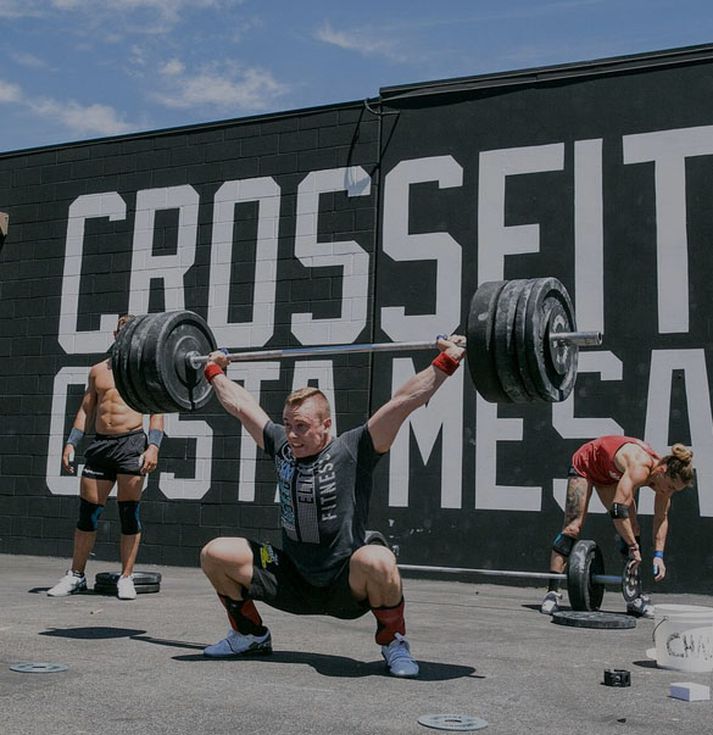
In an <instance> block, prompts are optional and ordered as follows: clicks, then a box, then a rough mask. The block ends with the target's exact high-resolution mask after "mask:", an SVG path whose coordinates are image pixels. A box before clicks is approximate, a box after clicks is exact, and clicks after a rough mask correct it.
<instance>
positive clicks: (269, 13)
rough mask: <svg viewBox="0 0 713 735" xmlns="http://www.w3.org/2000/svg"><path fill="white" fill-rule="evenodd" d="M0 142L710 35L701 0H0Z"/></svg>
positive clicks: (711, 38)
mask: <svg viewBox="0 0 713 735" xmlns="http://www.w3.org/2000/svg"><path fill="white" fill-rule="evenodd" d="M0 28H2V43H1V44H0V132H1V133H2V136H1V137H0V151H12V150H19V149H23V148H31V147H35V146H44V145H52V144H57V143H66V142H70V141H75V140H85V139H91V138H99V137H104V136H111V135H119V134H124V133H132V132H137V131H143V130H156V129H161V128H167V127H174V126H180V125H188V124H194V123H202V122H210V121H214V120H222V119H228V118H235V117H243V116H247V115H255V114H262V113H269V112H275V111H281V110H291V109H300V108H304V107H312V106H317V105H324V104H332V103H338V102H347V101H351V100H357V99H364V98H366V97H375V96H377V95H378V92H379V88H380V87H383V86H389V85H394V84H404V83H409V82H425V81H429V80H433V79H447V78H451V77H457V76H470V75H477V74H485V73H489V72H495V71H504V70H511V69H522V68H528V67H533V66H543V65H549V64H558V63H565V62H574V61H583V60H588V59H599V58H605V57H608V56H618V55H622V54H631V53H639V52H644V51H656V50H661V49H669V48H676V47H681V46H689V45H694V44H700V43H709V42H713V6H712V5H711V4H710V2H708V1H706V0H550V1H543V2H540V1H539V0H471V1H470V2H468V1H467V0H452V1H449V0H441V1H440V2H434V1H433V0H393V1H388V0H360V1H359V2H356V3H348V2H339V0H330V1H326V0H273V1H270V0H110V1H109V2H104V1H103V0H0Z"/></svg>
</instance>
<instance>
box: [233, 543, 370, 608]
mask: <svg viewBox="0 0 713 735" xmlns="http://www.w3.org/2000/svg"><path fill="white" fill-rule="evenodd" d="M248 542H249V543H250V548H251V549H252V552H253V579H252V583H251V584H250V589H249V590H248V591H247V594H246V597H248V598H249V599H251V600H259V601H262V602H265V603H266V604H268V605H270V606H271V607H275V608H277V609H278V610H284V611H285V612H289V613H293V614H295V615H330V616H331V617H333V618H342V619H344V620H353V619H354V618H360V617H361V616H362V615H364V613H366V612H368V611H369V610H370V609H371V607H370V606H369V601H368V600H361V601H360V600H357V599H355V597H354V596H353V595H352V592H351V589H350V588H349V559H345V561H344V565H343V566H342V569H341V571H340V572H339V574H338V575H337V576H336V577H335V579H334V581H333V582H332V583H331V584H330V585H329V586H328V587H315V586H314V585H313V584H310V583H309V582H308V581H307V580H306V579H305V578H304V577H303V576H302V575H301V574H300V573H299V571H298V570H297V568H296V567H295V565H294V564H293V563H292V560H291V559H290V557H289V556H288V555H287V554H286V553H285V552H284V551H282V550H281V549H276V548H275V547H274V546H271V545H270V544H259V543H257V542H256V541H251V540H249V539H248Z"/></svg>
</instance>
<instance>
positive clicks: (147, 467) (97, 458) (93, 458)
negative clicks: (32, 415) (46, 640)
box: [47, 314, 163, 600]
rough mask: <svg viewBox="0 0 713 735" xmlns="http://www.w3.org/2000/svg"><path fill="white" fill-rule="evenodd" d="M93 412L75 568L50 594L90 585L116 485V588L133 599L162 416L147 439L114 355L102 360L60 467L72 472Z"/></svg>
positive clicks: (128, 317) (122, 324)
mask: <svg viewBox="0 0 713 735" xmlns="http://www.w3.org/2000/svg"><path fill="white" fill-rule="evenodd" d="M133 318H134V317H133V316H132V315H131V314H126V315H124V316H121V317H119V321H118V323H117V326H116V331H115V332H114V337H116V335H117V334H118V333H119V331H120V330H121V329H122V328H123V327H125V326H126V325H127V324H128V323H129V322H130V321H131V320H132V319H133ZM91 416H94V418H95V420H94V441H93V442H92V443H91V444H90V445H89V447H88V448H87V451H86V452H85V453H84V460H85V466H84V471H83V472H82V479H81V481H80V486H79V520H78V522H77V528H76V530H75V531H74V553H73V557H72V566H71V568H70V569H68V570H67V573H66V574H65V575H64V577H62V579H60V580H59V582H58V583H57V584H56V585H55V586H54V587H52V589H50V590H49V591H48V592H47V594H48V595H50V596H51V597H65V596H66V595H71V594H73V593H75V592H82V591H83V590H86V589H87V580H86V577H85V576H84V569H85V567H86V564H87V559H88V558H89V554H90V553H91V551H92V549H93V548H94V542H95V540H96V535H97V534H96V531H97V526H98V524H99V516H100V515H101V513H102V511H103V510H104V505H105V503H106V500H107V498H108V497H109V493H110V492H111V489H112V488H113V487H114V484H115V483H116V485H117V499H118V504H119V521H120V524H121V543H120V554H121V576H120V578H119V580H118V582H117V590H118V596H119V599H122V600H133V599H135V598H136V588H135V587H134V582H133V576H132V573H133V570H134V562H135V561H136V555H137V553H138V550H139V542H140V540H141V521H140V519H139V501H140V499H141V492H142V490H143V486H144V477H145V476H146V475H148V473H149V472H153V470H155V469H156V464H157V462H158V450H159V446H160V445H161V439H162V438H163V416H161V415H158V414H157V415H153V416H151V418H150V422H149V435H148V440H147V438H146V434H144V429H143V416H142V415H141V414H140V413H137V412H136V411H134V410H133V409H132V408H129V406H127V405H126V403H124V401H123V400H122V398H121V396H120V395H119V393H118V391H117V390H116V388H115V386H114V376H113V375H112V372H111V359H110V358H107V359H106V360H102V362H100V363H98V364H96V365H94V366H93V367H92V368H91V369H90V371H89V381H88V385H87V390H86V392H85V393H84V398H83V399H82V404H81V406H80V407H79V410H78V411H77V415H76V416H75V418H74V424H73V426H72V430H71V432H70V434H69V437H68V439H67V442H66V444H65V447H64V452H63V454H62V465H63V466H64V468H65V469H66V470H67V472H70V473H73V472H74V468H73V466H72V463H73V461H74V452H75V448H76V446H77V445H78V444H79V442H80V440H81V439H82V437H83V436H84V432H85V430H86V427H87V424H88V423H91V418H90V417H91Z"/></svg>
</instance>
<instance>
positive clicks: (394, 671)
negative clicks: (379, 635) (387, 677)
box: [381, 633, 418, 678]
mask: <svg viewBox="0 0 713 735" xmlns="http://www.w3.org/2000/svg"><path fill="white" fill-rule="evenodd" d="M381 655H382V656H383V657H384V660H385V661H386V665H387V666H388V667H389V673H390V674H391V675H392V676H401V677H405V678H412V677H414V676H418V664H417V663H416V661H414V658H413V656H412V655H411V647H410V646H409V643H408V641H407V640H406V638H404V636H402V635H401V633H397V634H396V638H394V640H393V641H391V643H389V645H388V646H382V647H381Z"/></svg>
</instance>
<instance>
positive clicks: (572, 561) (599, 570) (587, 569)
mask: <svg viewBox="0 0 713 735" xmlns="http://www.w3.org/2000/svg"><path fill="white" fill-rule="evenodd" d="M593 574H604V559H603V558H602V552H601V549H600V548H599V547H598V546H597V544H596V543H595V542H594V541H591V540H589V539H587V540H580V541H577V543H576V544H575V545H574V546H573V547H572V551H571V552H570V555H569V558H568V559H567V594H568V595H569V603H570V605H572V609H573V610H598V609H599V606H600V605H601V604H602V599H603V597H604V585H603V584H598V583H595V582H593V581H592V575H593Z"/></svg>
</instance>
